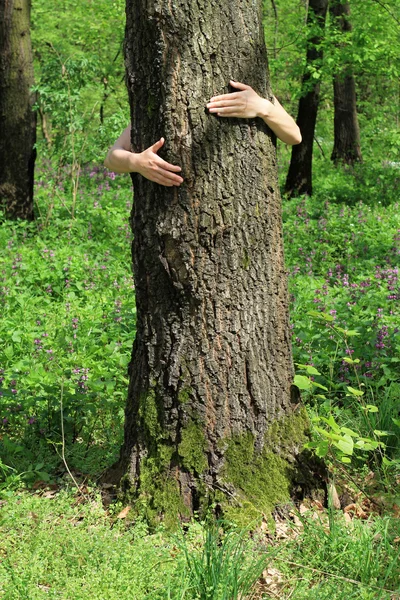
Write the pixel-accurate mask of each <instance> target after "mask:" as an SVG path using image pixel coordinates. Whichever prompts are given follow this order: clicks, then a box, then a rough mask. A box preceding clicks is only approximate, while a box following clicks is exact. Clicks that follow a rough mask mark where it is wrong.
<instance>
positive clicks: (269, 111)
mask: <svg viewBox="0 0 400 600" xmlns="http://www.w3.org/2000/svg"><path fill="white" fill-rule="evenodd" d="M230 84H231V86H232V87H233V88H235V89H236V90H238V91H237V92H232V93H231V94H223V95H221V96H214V97H213V98H211V99H210V101H209V102H208V104H207V108H208V110H209V111H210V113H212V114H215V115H217V116H218V117H236V118H241V119H253V118H255V117H260V118H261V119H263V121H265V123H266V124H267V125H268V127H269V128H270V129H272V131H273V132H274V133H275V135H276V137H278V138H279V139H280V140H282V142H284V143H285V144H290V145H291V146H293V145H295V144H300V142H301V133H300V129H299V128H298V126H297V124H296V122H295V121H294V119H292V117H291V116H290V115H289V114H288V113H287V112H286V110H285V109H284V108H283V106H282V105H281V104H280V103H279V102H278V100H277V99H276V98H275V97H274V103H272V102H270V101H269V100H266V99H265V98H261V96H259V95H258V94H257V92H255V91H254V90H253V88H251V87H250V86H249V85H246V84H244V83H239V82H238V81H231V82H230Z"/></svg>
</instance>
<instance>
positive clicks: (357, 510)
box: [343, 504, 368, 519]
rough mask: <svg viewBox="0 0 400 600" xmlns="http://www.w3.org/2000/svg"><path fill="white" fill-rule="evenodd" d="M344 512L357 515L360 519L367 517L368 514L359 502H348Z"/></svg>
mask: <svg viewBox="0 0 400 600" xmlns="http://www.w3.org/2000/svg"><path fill="white" fill-rule="evenodd" d="M343 512H344V513H345V514H346V513H350V514H352V515H353V517H357V518H358V519H366V518H367V516H368V515H367V513H366V512H365V510H363V509H362V508H361V506H359V505H358V504H348V505H347V506H345V507H344V509H343Z"/></svg>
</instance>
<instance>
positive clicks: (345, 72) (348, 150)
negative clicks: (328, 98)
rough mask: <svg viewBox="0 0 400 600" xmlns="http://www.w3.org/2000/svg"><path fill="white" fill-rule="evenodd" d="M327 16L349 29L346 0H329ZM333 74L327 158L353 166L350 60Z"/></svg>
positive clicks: (355, 130) (357, 156)
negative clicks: (329, 153)
mask: <svg viewBox="0 0 400 600" xmlns="http://www.w3.org/2000/svg"><path fill="white" fill-rule="evenodd" d="M329 10H330V13H331V16H332V17H333V19H334V21H335V22H336V24H337V27H339V29H340V30H341V32H342V34H343V35H345V34H346V33H348V32H350V31H351V30H352V26H351V22H350V5H349V3H348V1H347V0H345V1H343V0H331V4H330V7H329ZM338 67H339V68H338V70H337V71H336V73H335V75H334V77H333V98H334V110H335V116H334V145H333V152H332V156H331V159H332V160H333V162H334V163H335V164H338V163H345V164H347V165H353V164H354V163H355V162H360V161H361V160H362V156H361V146H360V128H359V126H358V117H357V101H356V84H355V80H354V75H353V70H352V67H351V63H349V62H346V61H344V62H343V63H342V64H340V65H338Z"/></svg>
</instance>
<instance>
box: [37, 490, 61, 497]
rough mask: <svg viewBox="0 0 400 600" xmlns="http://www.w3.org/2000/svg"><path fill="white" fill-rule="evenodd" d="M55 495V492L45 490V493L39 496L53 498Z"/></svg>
mask: <svg viewBox="0 0 400 600" xmlns="http://www.w3.org/2000/svg"><path fill="white" fill-rule="evenodd" d="M56 495H57V490H46V491H45V492H43V494H41V496H42V498H50V499H52V498H55V497H56Z"/></svg>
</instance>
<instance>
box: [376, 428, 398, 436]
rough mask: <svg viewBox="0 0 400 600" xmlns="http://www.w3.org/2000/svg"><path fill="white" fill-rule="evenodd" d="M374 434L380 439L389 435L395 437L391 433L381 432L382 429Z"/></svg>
mask: <svg viewBox="0 0 400 600" xmlns="http://www.w3.org/2000/svg"><path fill="white" fill-rule="evenodd" d="M374 434H375V435H377V436H378V437H386V436H388V435H394V434H393V433H392V432H391V431H381V430H380V429H374Z"/></svg>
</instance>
